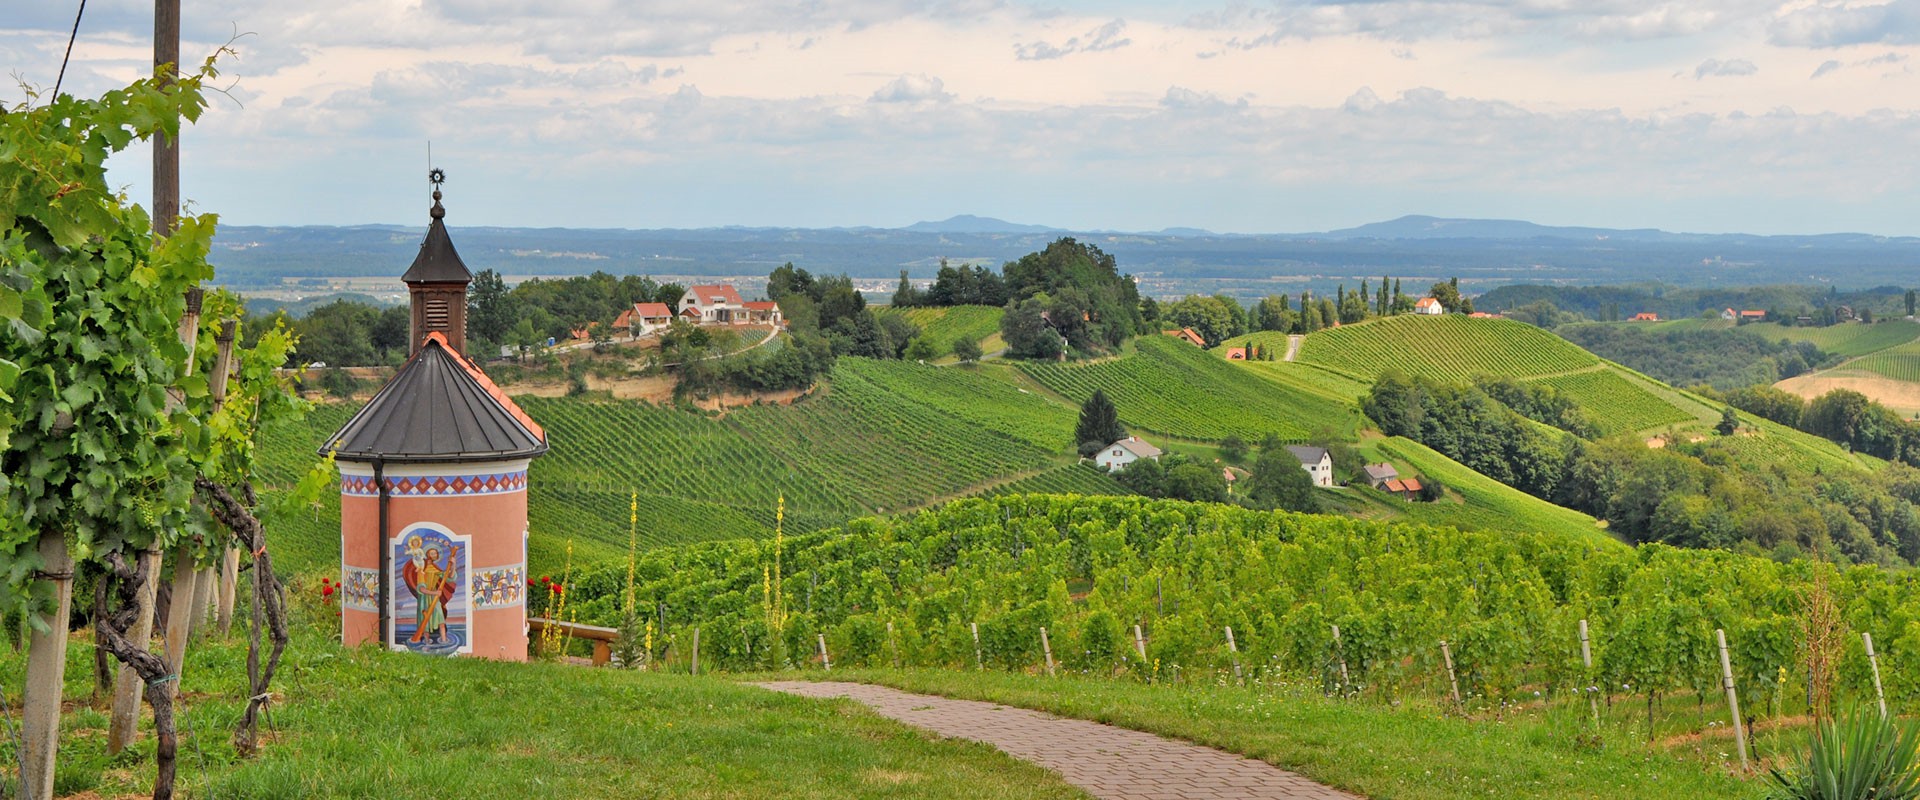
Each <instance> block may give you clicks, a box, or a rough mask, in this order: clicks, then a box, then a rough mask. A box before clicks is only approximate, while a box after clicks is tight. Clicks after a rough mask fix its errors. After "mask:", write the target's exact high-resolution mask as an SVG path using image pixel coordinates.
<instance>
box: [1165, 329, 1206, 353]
mask: <svg viewBox="0 0 1920 800" xmlns="http://www.w3.org/2000/svg"><path fill="white" fill-rule="evenodd" d="M1161 333H1163V334H1166V335H1167V336H1171V337H1173V338H1175V339H1179V340H1181V341H1183V342H1186V343H1188V344H1191V345H1193V346H1194V347H1200V348H1204V347H1206V346H1207V340H1206V339H1204V338H1201V336H1200V334H1199V333H1196V332H1195V331H1194V330H1193V329H1192V328H1181V329H1179V330H1172V331H1161Z"/></svg>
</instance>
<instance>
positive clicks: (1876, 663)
mask: <svg viewBox="0 0 1920 800" xmlns="http://www.w3.org/2000/svg"><path fill="white" fill-rule="evenodd" d="M1860 640H1861V641H1863V642H1866V643H1867V665H1868V666H1870V667H1873V697H1874V699H1875V700H1878V701H1880V718H1881V719H1886V718H1887V693H1886V692H1885V691H1884V690H1882V689H1881V688H1880V657H1879V656H1877V655H1874V653H1873V634H1871V633H1867V632H1866V631H1861V632H1860Z"/></svg>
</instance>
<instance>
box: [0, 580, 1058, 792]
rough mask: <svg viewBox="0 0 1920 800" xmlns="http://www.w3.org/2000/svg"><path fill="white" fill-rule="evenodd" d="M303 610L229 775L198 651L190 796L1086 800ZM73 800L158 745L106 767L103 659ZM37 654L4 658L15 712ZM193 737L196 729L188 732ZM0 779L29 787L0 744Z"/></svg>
mask: <svg viewBox="0 0 1920 800" xmlns="http://www.w3.org/2000/svg"><path fill="white" fill-rule="evenodd" d="M323 615H324V621H323V619H322V614H308V615H307V618H306V619H304V620H302V621H300V623H298V624H297V625H296V627H295V630H296V635H297V636H298V638H297V639H296V641H295V644H294V646H293V648H291V649H290V650H289V652H288V657H287V662H286V665H285V667H284V668H283V669H282V670H281V673H280V678H279V680H278V681H276V682H275V685H274V690H275V692H276V693H277V694H278V695H279V697H278V698H277V699H276V701H275V702H274V704H273V706H272V707H271V716H270V718H269V719H270V720H271V725H272V732H271V733H269V732H268V730H267V729H266V726H263V727H262V733H263V734H267V743H266V746H265V750H264V752H263V754H262V755H261V756H260V757H259V758H257V759H253V760H248V761H238V760H236V759H235V756H234V752H233V748H232V746H231V745H230V744H229V736H230V733H231V731H232V725H233V723H234V721H235V720H236V719H237V716H238V714H239V711H240V708H241V706H242V705H243V704H244V693H243V692H242V690H241V687H242V686H244V685H245V671H244V670H245V666H244V665H245V657H246V649H245V647H244V645H240V644H234V643H221V644H213V645H207V646H198V645H197V646H196V647H195V648H194V649H193V650H192V651H190V656H189V659H188V665H187V668H186V669H185V670H184V677H183V685H182V687H181V688H182V690H183V691H184V692H185V693H186V695H185V697H186V709H187V714H188V717H187V718H186V719H185V720H184V721H183V724H182V731H183V736H182V739H181V745H180V761H179V764H180V776H179V783H178V788H179V789H180V790H181V791H182V792H183V793H185V794H187V796H205V797H287V798H293V797H437V796H461V797H569V798H570V797H645V798H668V797H672V798H744V797H782V798H822V799H825V798H846V797H860V798H876V799H877V798H896V797H901V798H951V799H952V800H973V799H974V798H1008V799H1009V800H1011V799H1012V798H1083V797H1085V795H1084V794H1082V793H1080V792H1079V791H1078V790H1076V789H1074V788H1073V787H1071V786H1068V785H1066V784H1065V783H1064V782H1062V781H1061V780H1060V778H1059V777H1057V776H1055V775H1053V774H1051V773H1048V772H1046V771H1044V770H1042V769H1040V768H1038V767H1035V766H1033V765H1031V764H1027V763H1025V762H1020V761H1017V760H1015V759H1013V758H1011V757H1009V756H1007V755H1005V754H1003V753H1000V752H998V751H996V750H993V749H991V748H988V747H986V746H984V745H975V744H970V743H964V742H956V741H950V740H935V739H934V738H933V737H932V736H930V735H927V734H923V733H920V732H918V731H915V730H913V729H911V728H907V727H905V726H902V725H899V724H896V723H893V722H891V721H888V720H885V719H882V718H880V717H878V716H876V715H874V714H871V713H869V712H867V711H865V710H864V709H863V708H861V707H858V706H854V705H853V704H851V703H847V702H838V701H835V702H822V701H813V700H805V699H801V698H797V697H790V696H787V695H780V694H775V693H773V692H768V691H764V690H761V689H757V688H751V687H746V686H742V685H739V684H736V683H732V682H729V681H726V680H722V679H718V678H705V677H703V678H694V677H690V676H686V675H665V674H649V673H637V672H621V671H614V670H604V669H601V670H593V669H583V668H579V667H569V666H562V665H558V664H531V665H520V664H499V663H493V662H486V661H478V660H473V659H436V658H423V657H419V656H412V655H404V654H387V653H381V652H378V651H377V650H374V649H366V650H356V651H345V650H341V649H340V648H339V647H338V646H337V645H334V644H331V643H330V642H328V641H326V640H324V639H323V637H322V636H321V635H320V634H318V633H316V631H319V630H324V629H325V628H326V627H330V625H331V621H332V614H331V613H330V612H323ZM67 655H68V666H67V670H66V675H67V691H66V694H67V697H68V698H69V699H70V700H72V701H74V702H75V703H76V704H78V705H79V707H78V708H77V709H76V710H71V711H69V712H68V714H67V718H66V721H65V725H64V732H63V735H62V742H61V751H60V767H59V772H58V773H57V781H58V790H59V792H60V793H61V794H63V795H65V794H72V793H77V792H86V791H95V792H98V794H99V795H101V796H110V797H118V796H122V795H125V794H130V793H138V792H147V791H150V790H151V784H152V781H153V768H152V761H151V756H152V751H153V743H152V738H151V736H149V737H148V738H147V739H145V740H143V741H142V742H141V743H139V744H137V745H136V746H135V748H134V750H133V751H131V752H133V753H135V754H136V755H138V756H139V759H138V760H133V759H126V758H122V759H109V758H108V757H107V756H106V754H105V752H104V747H105V740H106V736H105V727H106V716H105V715H104V714H102V713H101V712H99V711H95V710H93V709H91V708H88V707H86V706H85V705H84V703H85V701H86V698H87V695H88V693H89V692H90V690H91V688H92V685H91V675H92V672H91V664H92V658H93V656H92V650H91V648H90V647H88V646H87V642H86V641H85V639H84V638H76V641H75V642H74V643H73V646H71V647H70V648H69V649H68V652H67ZM25 661H26V659H25V657H24V656H23V655H17V654H14V653H13V652H12V651H11V650H10V649H5V648H0V690H4V691H5V692H6V693H7V702H8V705H9V706H10V707H12V708H14V709H16V710H17V709H18V708H19V707H20V706H19V701H20V695H19V691H18V687H19V686H20V681H21V677H22V674H23V671H24V669H25ZM189 729H190V731H191V732H190V733H189V732H188V731H189ZM0 739H4V741H0V764H3V765H5V766H0V780H8V781H12V780H17V778H16V777H14V776H13V771H12V770H11V769H10V768H11V767H12V766H13V765H14V764H15V763H17V762H16V760H15V754H14V752H13V749H12V745H11V737H0Z"/></svg>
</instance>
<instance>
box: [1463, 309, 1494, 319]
mask: <svg viewBox="0 0 1920 800" xmlns="http://www.w3.org/2000/svg"><path fill="white" fill-rule="evenodd" d="M1467 316H1469V317H1472V318H1474V319H1499V318H1500V315H1499V314H1490V313H1487V312H1485V311H1475V312H1473V313H1471V314H1468V315H1467Z"/></svg>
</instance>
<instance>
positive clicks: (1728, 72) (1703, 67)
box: [1693, 58, 1760, 80]
mask: <svg viewBox="0 0 1920 800" xmlns="http://www.w3.org/2000/svg"><path fill="white" fill-rule="evenodd" d="M1759 71H1760V68H1759V67H1757V66H1755V65H1754V63H1753V62H1751V61H1748V60H1746V59H1744V58H1730V59H1727V60H1725V61H1721V60H1720V59H1717V58H1709V59H1707V60H1705V61H1702V62H1700V66H1697V67H1694V68H1693V79H1694V80H1703V79H1706V78H1726V77H1745V76H1747V75H1752V74H1754V73H1756V72H1759Z"/></svg>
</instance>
